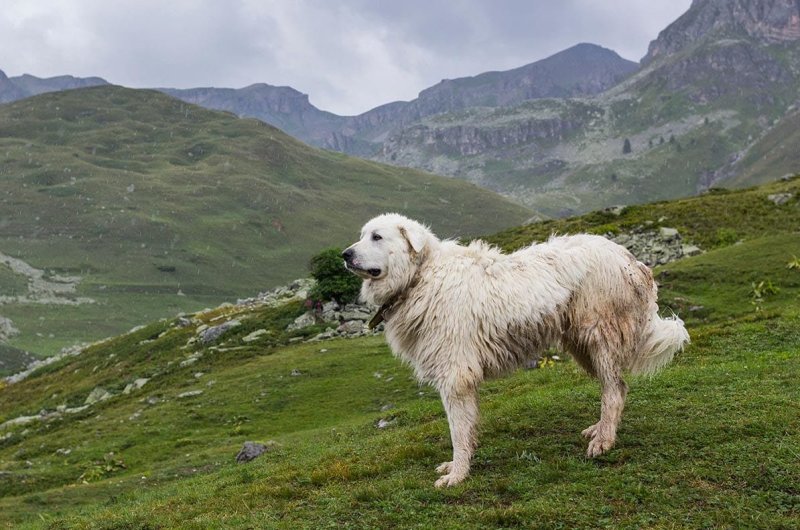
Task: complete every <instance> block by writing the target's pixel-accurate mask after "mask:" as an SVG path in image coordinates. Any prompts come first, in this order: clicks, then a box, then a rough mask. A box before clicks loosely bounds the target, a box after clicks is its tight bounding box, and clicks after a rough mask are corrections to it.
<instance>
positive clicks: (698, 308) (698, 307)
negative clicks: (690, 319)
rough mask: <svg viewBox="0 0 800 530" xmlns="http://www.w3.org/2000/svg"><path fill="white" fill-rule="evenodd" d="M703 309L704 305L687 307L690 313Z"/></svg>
mask: <svg viewBox="0 0 800 530" xmlns="http://www.w3.org/2000/svg"><path fill="white" fill-rule="evenodd" d="M703 309H705V306H702V305H693V306H692V307H690V308H689V312H690V313H696V312H697V311H702V310H703Z"/></svg>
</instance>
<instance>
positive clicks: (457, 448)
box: [434, 388, 478, 488]
mask: <svg viewBox="0 0 800 530" xmlns="http://www.w3.org/2000/svg"><path fill="white" fill-rule="evenodd" d="M440 393H441V395H442V404H443V405H444V410H445V412H446V413H447V422H448V423H449V424H450V440H451V441H452V443H453V461H452V462H445V463H444V464H442V465H441V466H439V467H438V468H437V471H439V472H441V473H447V474H446V475H444V476H442V477H440V478H439V480H437V481H436V483H435V484H434V485H435V486H436V487H437V488H442V487H445V486H454V485H455V484H458V483H459V482H461V481H462V480H464V479H465V478H467V475H469V466H470V461H471V460H472V454H473V453H474V452H475V447H476V445H477V442H478V433H477V429H478V389H477V388H469V389H458V390H455V389H441V390H440Z"/></svg>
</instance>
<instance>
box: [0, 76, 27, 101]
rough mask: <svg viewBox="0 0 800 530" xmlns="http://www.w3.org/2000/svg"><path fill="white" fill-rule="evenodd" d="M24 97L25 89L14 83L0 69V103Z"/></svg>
mask: <svg viewBox="0 0 800 530" xmlns="http://www.w3.org/2000/svg"><path fill="white" fill-rule="evenodd" d="M24 97H25V91H24V90H22V89H21V88H20V87H18V86H17V85H16V84H14V82H13V81H11V80H10V79H9V78H8V76H7V75H6V74H5V72H3V71H2V70H0V103H8V102H9V101H16V100H18V99H22V98H24Z"/></svg>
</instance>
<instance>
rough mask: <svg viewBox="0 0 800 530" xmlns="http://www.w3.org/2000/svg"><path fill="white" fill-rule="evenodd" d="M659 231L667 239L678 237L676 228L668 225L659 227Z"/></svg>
mask: <svg viewBox="0 0 800 530" xmlns="http://www.w3.org/2000/svg"><path fill="white" fill-rule="evenodd" d="M659 233H660V234H661V237H662V238H664V239H667V240H669V239H675V238H676V237H678V231H677V230H676V229H674V228H667V227H666V226H662V227H661V228H660V229H659Z"/></svg>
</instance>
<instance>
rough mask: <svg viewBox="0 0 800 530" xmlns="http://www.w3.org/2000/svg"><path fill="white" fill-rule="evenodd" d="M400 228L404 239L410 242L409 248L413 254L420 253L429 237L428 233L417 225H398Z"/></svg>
mask: <svg viewBox="0 0 800 530" xmlns="http://www.w3.org/2000/svg"><path fill="white" fill-rule="evenodd" d="M397 228H398V229H399V230H400V235H402V236H403V239H405V240H406V243H408V250H409V252H410V253H411V254H419V253H420V252H421V251H422V249H423V248H424V247H425V240H426V239H427V237H426V236H427V234H425V232H423V231H422V230H421V229H420V228H419V227H416V226H402V225H401V226H398V227H397Z"/></svg>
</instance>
